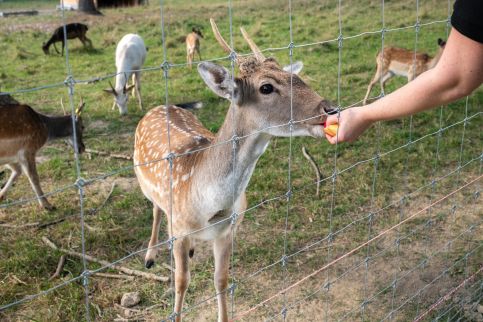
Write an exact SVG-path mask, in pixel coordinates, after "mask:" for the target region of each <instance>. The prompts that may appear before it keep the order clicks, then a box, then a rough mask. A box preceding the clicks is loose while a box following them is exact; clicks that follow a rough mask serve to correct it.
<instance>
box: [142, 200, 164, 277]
mask: <svg viewBox="0 0 483 322" xmlns="http://www.w3.org/2000/svg"><path fill="white" fill-rule="evenodd" d="M160 224H161V209H160V208H159V207H158V206H156V205H155V204H153V228H152V229H151V239H150V240H149V249H148V251H147V252H146V257H144V266H146V268H151V267H152V266H153V265H154V259H155V258H156V254H157V252H158V248H159V246H155V245H157V244H158V236H159V225H160Z"/></svg>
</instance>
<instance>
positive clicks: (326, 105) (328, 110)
mask: <svg viewBox="0 0 483 322" xmlns="http://www.w3.org/2000/svg"><path fill="white" fill-rule="evenodd" d="M319 107H320V111H324V113H325V114H328V115H333V114H337V107H334V106H333V105H332V103H331V102H329V101H328V100H322V101H321V102H320V104H319Z"/></svg>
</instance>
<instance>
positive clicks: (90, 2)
mask: <svg viewBox="0 0 483 322" xmlns="http://www.w3.org/2000/svg"><path fill="white" fill-rule="evenodd" d="M79 11H82V12H84V13H88V14H91V15H102V13H100V12H99V11H98V10H97V8H96V6H95V5H94V0H79Z"/></svg>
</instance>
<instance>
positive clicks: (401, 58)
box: [362, 38, 446, 105]
mask: <svg viewBox="0 0 483 322" xmlns="http://www.w3.org/2000/svg"><path fill="white" fill-rule="evenodd" d="M438 45H439V49H438V53H437V54H436V56H434V57H431V56H429V55H428V54H426V53H416V55H414V51H411V50H409V49H404V48H397V47H388V48H384V50H383V51H382V52H381V51H380V52H378V53H377V56H376V64H377V69H376V74H375V75H374V77H373V78H372V80H371V82H370V83H369V87H368V88H367V93H366V96H365V97H364V101H363V103H362V104H364V105H366V103H367V99H368V97H369V94H370V93H371V89H372V87H373V86H374V85H375V84H376V83H378V82H380V84H381V91H382V92H384V85H385V84H386V82H387V81H388V80H389V79H390V78H392V77H394V76H403V77H407V79H408V82H410V81H412V80H413V79H415V78H416V77H418V76H419V75H420V74H422V73H424V72H425V71H427V70H428V69H431V68H433V67H434V66H436V64H437V63H438V61H439V59H440V58H441V55H442V54H443V50H444V46H445V45H446V42H445V41H443V40H442V39H441V38H439V39H438ZM381 77H382V81H381Z"/></svg>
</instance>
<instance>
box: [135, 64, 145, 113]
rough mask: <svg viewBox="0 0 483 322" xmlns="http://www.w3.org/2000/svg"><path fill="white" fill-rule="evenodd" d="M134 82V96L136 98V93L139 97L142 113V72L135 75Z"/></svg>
mask: <svg viewBox="0 0 483 322" xmlns="http://www.w3.org/2000/svg"><path fill="white" fill-rule="evenodd" d="M133 82H134V88H133V96H135V95H134V93H136V96H137V97H138V103H139V109H140V110H141V111H142V110H143V100H142V98H141V72H134V73H133Z"/></svg>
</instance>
